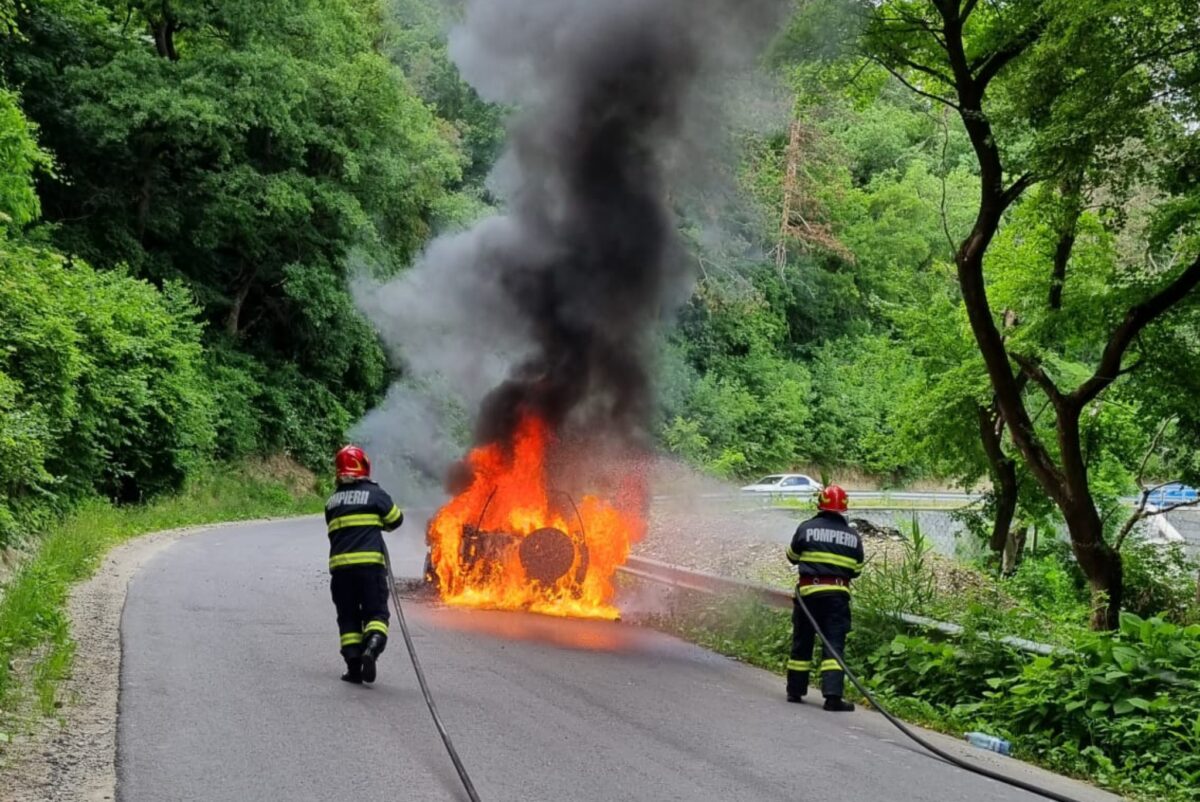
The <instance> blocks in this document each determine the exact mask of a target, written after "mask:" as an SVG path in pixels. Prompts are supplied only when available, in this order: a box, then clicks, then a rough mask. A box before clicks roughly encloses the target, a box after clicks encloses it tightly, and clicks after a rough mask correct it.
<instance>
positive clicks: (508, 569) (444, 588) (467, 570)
mask: <svg viewBox="0 0 1200 802" xmlns="http://www.w3.org/2000/svg"><path fill="white" fill-rule="evenodd" d="M552 445H554V437H553V435H552V434H551V432H550V430H549V428H548V427H547V426H546V424H545V423H544V422H542V421H541V420H539V419H538V418H536V417H534V416H528V417H526V418H525V419H524V420H522V422H521V423H520V424H519V426H518V427H517V430H516V433H515V435H514V437H513V440H512V442H511V443H495V444H491V445H487V446H481V447H479V448H476V449H474V450H473V451H472V452H471V453H470V454H469V455H468V457H467V460H466V467H467V469H468V471H469V474H468V479H467V481H465V482H464V483H463V484H464V485H465V488H464V489H462V490H461V492H459V493H458V494H457V495H455V496H454V498H452V499H451V500H450V501H449V502H448V503H447V504H446V505H445V506H443V507H442V509H441V510H439V511H438V513H437V514H436V515H435V516H434V517H433V519H431V520H430V522H429V528H428V531H427V533H426V536H427V539H428V543H429V547H430V552H429V559H428V566H427V572H426V573H427V579H428V580H429V581H431V582H432V583H433V584H435V585H436V587H437V589H438V593H439V595H440V596H441V598H442V600H443V601H444V602H446V603H447V604H451V605H455V606H466V607H483V608H489V609H498V610H529V611H532V612H537V613H545V614H549V615H560V616H575V617H585V618H607V619H615V618H617V617H618V611H617V609H616V607H615V606H614V605H613V596H614V586H613V576H614V574H615V572H616V569H617V567H618V566H619V565H621V564H623V563H624V562H625V559H626V558H627V557H628V555H629V548H630V546H631V545H632V544H633V543H634V542H635V541H636V540H638V539H639V538H640V537H641V536H642V534H643V533H644V530H645V522H644V515H643V506H642V505H644V501H645V492H644V487H643V485H642V483H641V481H640V478H639V477H637V476H636V475H632V474H631V475H628V476H626V477H625V478H624V487H621V488H618V489H617V491H616V492H615V493H614V497H613V498H612V499H603V498H600V497H599V496H597V495H582V496H581V497H580V498H579V500H578V502H576V500H575V499H574V498H572V497H571V496H570V495H568V494H567V493H565V492H562V491H555V490H553V489H551V488H549V487H548V484H547V476H546V474H547V471H548V468H547V466H548V450H549V448H550V447H551V446H552Z"/></svg>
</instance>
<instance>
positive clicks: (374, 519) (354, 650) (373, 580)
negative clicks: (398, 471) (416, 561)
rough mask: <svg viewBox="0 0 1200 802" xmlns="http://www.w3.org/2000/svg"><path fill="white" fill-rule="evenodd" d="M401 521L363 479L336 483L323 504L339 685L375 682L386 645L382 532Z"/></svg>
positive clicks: (386, 500)
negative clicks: (341, 670) (341, 666)
mask: <svg viewBox="0 0 1200 802" xmlns="http://www.w3.org/2000/svg"><path fill="white" fill-rule="evenodd" d="M403 520H404V513H403V512H402V511H401V510H400V508H399V507H397V506H396V505H395V503H393V502H392V498H391V496H389V495H388V494H387V493H386V492H384V490H383V489H382V488H381V487H379V485H377V484H375V483H374V482H372V481H371V480H370V479H367V478H365V477H364V478H357V479H349V480H346V479H340V480H339V484H338V488H337V491H336V492H335V493H334V494H333V495H332V496H330V497H329V501H328V502H327V503H326V504H325V523H326V526H327V527H328V530H329V573H330V575H331V579H330V588H331V591H332V593H333V603H334V606H336V607H337V623H338V632H340V633H341V643H342V657H343V658H345V660H346V666H347V669H348V672H347V676H346V677H344V679H347V680H348V681H351V682H354V681H357V679H356V678H358V677H361V679H363V680H366V681H367V682H373V681H374V679H375V677H374V659H375V658H376V657H378V656H379V654H381V653H382V652H383V648H384V646H385V645H386V643H387V634H388V617H389V616H388V583H387V573H386V570H387V569H386V568H385V565H386V562H385V559H384V550H385V548H386V546H385V545H384V542H383V532H384V531H385V530H386V531H389V532H390V531H392V530H393V529H396V528H397V527H399V526H400V524H401V523H402V522H403ZM364 657H366V660H364ZM366 663H369V665H366ZM360 672H362V673H361V674H360Z"/></svg>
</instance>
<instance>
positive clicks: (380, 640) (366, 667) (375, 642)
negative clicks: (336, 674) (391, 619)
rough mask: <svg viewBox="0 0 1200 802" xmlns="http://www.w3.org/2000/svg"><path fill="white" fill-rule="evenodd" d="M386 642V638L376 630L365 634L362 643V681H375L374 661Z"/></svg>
mask: <svg viewBox="0 0 1200 802" xmlns="http://www.w3.org/2000/svg"><path fill="white" fill-rule="evenodd" d="M385 643H387V639H386V638H384V636H383V635H380V634H379V633H378V632H372V633H371V634H370V635H368V636H367V640H366V642H364V643H363V653H362V681H363V682H374V681H375V661H376V660H378V659H379V655H380V653H381V652H383V646H384V644H385Z"/></svg>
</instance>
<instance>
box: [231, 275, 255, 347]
mask: <svg viewBox="0 0 1200 802" xmlns="http://www.w3.org/2000/svg"><path fill="white" fill-rule="evenodd" d="M253 283H254V277H253V275H252V276H250V278H248V279H246V280H245V281H244V282H242V284H241V286H239V287H238V289H237V292H236V293H234V296H233V305H232V306H230V307H229V315H228V316H227V317H226V318H225V333H226V334H228V335H229V336H230V337H236V336H237V335H238V333H239V332H240V331H241V324H242V307H244V306H245V305H246V297H247V296H248V295H250V286H251V285H252V284H253Z"/></svg>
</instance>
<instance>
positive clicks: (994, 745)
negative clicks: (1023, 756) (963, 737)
mask: <svg viewBox="0 0 1200 802" xmlns="http://www.w3.org/2000/svg"><path fill="white" fill-rule="evenodd" d="M967 740H968V741H969V742H970V744H971V746H978V747H979V748H980V749H990V750H991V751H993V752H999V753H1000V754H1002V755H1011V754H1012V744H1010V743H1009V742H1008V741H1006V740H1004V739H1003V738H997V737H996V736H995V735H986V734H984V733H982V732H968V733H967Z"/></svg>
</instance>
